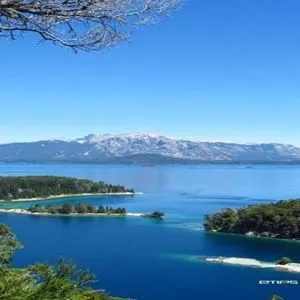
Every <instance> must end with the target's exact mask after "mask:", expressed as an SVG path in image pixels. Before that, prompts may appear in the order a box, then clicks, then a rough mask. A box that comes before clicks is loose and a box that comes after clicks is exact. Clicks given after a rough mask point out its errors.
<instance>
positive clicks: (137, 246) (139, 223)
mask: <svg viewBox="0 0 300 300" xmlns="http://www.w3.org/2000/svg"><path fill="white" fill-rule="evenodd" d="M0 175H2V176H8V175H10V176H12V175H18V176H21V175H61V176H73V177H80V178H88V179H93V180H103V181H106V182H108V183H112V184H122V185H125V186H126V187H132V188H134V189H135V190H137V191H141V192H144V194H143V195H137V196H134V197H131V196H92V197H80V198H64V199H57V200H49V201H46V202H43V203H47V202H48V203H57V204H61V203H63V202H65V201H70V202H72V203H76V202H85V203H91V204H94V205H111V206H121V207H126V209H127V210H128V211H129V212H152V211H154V210H161V211H163V212H165V213H166V214H167V219H166V220H165V221H162V222H160V221H154V220H146V219H142V218H118V217H116V218H114V217H110V218H85V217H82V218H76V217H68V218H65V217H37V216H26V215H12V214H0V222H1V223H6V224H8V225H9V226H10V227H11V228H12V229H13V230H14V232H15V233H16V235H17V237H18V238H19V239H20V240H21V241H22V243H23V244H24V245H25V248H24V249H23V250H19V251H18V252H17V254H16V255H15V264H16V265H17V266H24V265H27V264H31V263H34V262H36V261H46V262H50V263H53V262H55V260H56V258H57V257H66V258H69V259H72V260H73V261H74V262H75V263H76V264H78V265H79V266H80V267H82V268H89V269H90V270H91V271H92V272H93V273H95V274H96V275H97V277H98V278H99V281H98V282H96V283H95V286H96V287H97V288H104V289H106V290H108V291H109V292H111V294H113V295H119V296H123V297H131V298H135V299H139V300H162V299H164V300H182V299H204V300H206V299H213V300H214V299H216V300H217V299H233V300H240V299H245V300H250V299H251V300H252V299H255V300H256V299H268V296H270V295H271V294H279V295H281V296H283V297H285V299H287V300H289V299H291V300H292V299H297V295H298V296H299V292H300V287H299V286H261V285H259V284H258V281H259V280H274V279H276V280H280V279H284V280H292V279H297V280H300V274H292V273H282V272H278V271H274V270H267V269H255V268H247V267H236V266H225V265H219V264H210V263H203V262H201V261H200V260H198V259H197V258H196V259H195V257H197V256H203V255H208V256H230V257H231V256H236V257H247V258H256V259H259V260H264V261H274V260H277V259H279V258H281V257H282V256H288V257H291V258H292V259H293V260H295V261H298V262H300V243H298V242H291V241H279V240H271V239H260V238H247V237H242V236H234V235H224V234H212V233H205V232H203V231H201V222H202V219H203V216H204V215H205V214H207V213H212V212H215V211H217V210H219V209H222V208H225V207H240V206H245V205H249V204H254V203H267V202H272V201H277V200H280V199H288V198H295V197H300V166H297V165H291V166H288V165H255V166H251V167H250V168H249V167H247V166H245V165H199V166H195V165H193V166H188V165H181V166H180V165H170V166H153V167H151V166H130V165H85V164H2V165H0ZM5 205H6V206H7V204H1V206H5ZM12 205H13V206H17V207H28V206H29V205H31V204H30V203H28V202H22V203H17V204H9V206H12Z"/></svg>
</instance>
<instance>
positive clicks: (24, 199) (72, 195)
mask: <svg viewBox="0 0 300 300" xmlns="http://www.w3.org/2000/svg"><path fill="white" fill-rule="evenodd" d="M143 194H144V193H142V192H134V193H131V192H121V193H82V194H60V195H50V196H47V197H35V198H19V199H11V200H7V199H0V202H1V203H11V202H33V201H47V200H51V199H59V198H73V197H84V196H135V195H143Z"/></svg>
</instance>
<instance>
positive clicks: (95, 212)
mask: <svg viewBox="0 0 300 300" xmlns="http://www.w3.org/2000/svg"><path fill="white" fill-rule="evenodd" d="M0 213H12V214H25V215H34V216H70V217H80V216H98V217H103V216H112V217H113V216H120V217H143V218H149V219H158V220H163V219H164V216H165V214H164V213H163V212H157V211H154V212H152V213H130V212H127V210H126V208H124V207H116V208H113V207H111V206H103V205H100V206H98V207H97V206H93V205H91V204H88V203H76V204H74V205H72V204H71V203H69V202H65V203H63V204H61V205H46V206H44V205H40V204H35V205H33V206H31V207H29V208H27V209H22V208H0Z"/></svg>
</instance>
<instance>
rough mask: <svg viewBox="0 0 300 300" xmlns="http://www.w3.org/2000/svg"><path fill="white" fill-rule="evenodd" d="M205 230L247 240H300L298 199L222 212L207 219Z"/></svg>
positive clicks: (206, 217) (228, 209)
mask: <svg viewBox="0 0 300 300" xmlns="http://www.w3.org/2000/svg"><path fill="white" fill-rule="evenodd" d="M203 225H204V230H206V231H213V232H224V233H233V234H244V235H247V236H258V237H271V238H280V239H292V240H299V239H300V199H291V200H281V201H279V202H276V203H269V204H257V205H250V206H247V207H244V208H240V209H231V208H227V209H223V210H221V211H219V212H217V213H214V214H212V215H206V216H205V219H204V224H203Z"/></svg>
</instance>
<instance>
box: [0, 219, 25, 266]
mask: <svg viewBox="0 0 300 300" xmlns="http://www.w3.org/2000/svg"><path fill="white" fill-rule="evenodd" d="M21 247H22V244H21V243H20V242H19V241H18V240H17V239H16V237H15V235H14V234H13V233H12V232H11V230H10V229H9V227H8V226H6V225H4V224H0V268H1V267H3V265H7V264H9V263H10V262H11V258H12V255H13V253H14V251H15V250H16V249H18V248H21Z"/></svg>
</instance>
